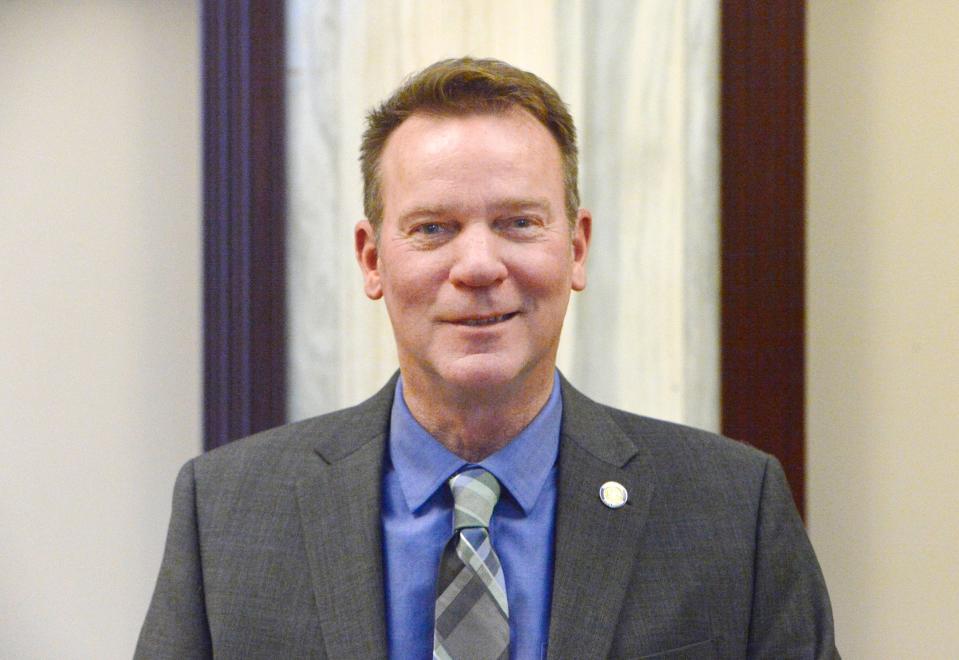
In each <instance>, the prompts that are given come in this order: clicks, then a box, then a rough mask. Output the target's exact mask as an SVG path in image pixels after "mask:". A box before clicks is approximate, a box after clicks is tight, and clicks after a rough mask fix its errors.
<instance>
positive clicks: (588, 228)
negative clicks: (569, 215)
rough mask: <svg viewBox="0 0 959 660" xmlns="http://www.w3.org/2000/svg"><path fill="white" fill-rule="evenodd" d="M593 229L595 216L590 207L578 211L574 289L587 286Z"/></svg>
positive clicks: (574, 255)
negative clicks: (587, 268) (587, 265)
mask: <svg viewBox="0 0 959 660" xmlns="http://www.w3.org/2000/svg"><path fill="white" fill-rule="evenodd" d="M592 231H593V216H592V214H590V212H589V210H588V209H580V210H579V211H578V212H577V213H576V226H575V227H573V284H572V286H573V291H582V290H583V289H585V288H586V256H587V255H588V254H589V239H590V236H591V235H592Z"/></svg>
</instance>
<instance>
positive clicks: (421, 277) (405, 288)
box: [384, 267, 443, 313]
mask: <svg viewBox="0 0 959 660" xmlns="http://www.w3.org/2000/svg"><path fill="white" fill-rule="evenodd" d="M399 270H400V273H398V274H397V275H396V276H392V273H391V274H390V275H387V276H386V277H384V298H385V299H386V306H387V308H389V309H390V311H391V313H392V312H394V311H403V310H410V309H417V308H420V307H423V306H426V305H429V304H430V303H431V302H432V301H433V299H434V298H435V297H436V291H437V288H438V286H439V284H441V283H442V281H443V279H442V277H441V276H437V274H436V272H435V269H429V268H422V267H421V268H412V267H407V268H402V269H399Z"/></svg>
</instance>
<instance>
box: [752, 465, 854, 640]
mask: <svg viewBox="0 0 959 660" xmlns="http://www.w3.org/2000/svg"><path fill="white" fill-rule="evenodd" d="M755 552H756V554H755V558H754V571H753V580H754V582H753V599H752V614H751V619H750V628H749V651H748V655H749V657H750V658H839V653H838V652H837V650H836V640H835V634H834V630H833V619H832V607H831V606H830V604H829V594H828V593H827V591H826V583H825V580H824V579H823V575H822V570H821V569H820V567H819V562H818V561H817V560H816V555H815V553H814V552H813V548H812V544H811V543H810V542H809V537H808V536H807V535H806V530H805V528H804V526H803V523H802V520H801V519H800V517H799V512H798V511H797V510H796V506H795V504H794V503H793V498H792V495H791V494H790V492H789V486H788V485H787V482H786V477H785V475H784V474H783V470H782V467H780V465H779V462H778V461H777V460H776V459H775V458H772V457H770V458H769V459H768V460H767V462H766V471H765V476H764V478H763V485H762V490H761V495H760V501H759V508H758V515H757V520H756V546H755Z"/></svg>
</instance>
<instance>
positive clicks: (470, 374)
mask: <svg viewBox="0 0 959 660" xmlns="http://www.w3.org/2000/svg"><path fill="white" fill-rule="evenodd" d="M523 371H524V370H523V369H522V365H519V364H516V362H515V361H513V360H510V359H507V358H504V357H501V356H495V355H469V356H466V357H461V358H458V359H456V360H454V361H452V362H450V363H449V364H447V365H446V366H445V367H444V368H443V369H442V371H441V372H440V376H441V377H442V379H443V380H444V381H446V382H447V383H449V384H450V385H453V386H456V387H460V388H463V389H489V388H495V387H499V386H503V385H509V384H511V383H514V382H515V381H516V380H517V379H518V378H520V377H521V376H522V375H523Z"/></svg>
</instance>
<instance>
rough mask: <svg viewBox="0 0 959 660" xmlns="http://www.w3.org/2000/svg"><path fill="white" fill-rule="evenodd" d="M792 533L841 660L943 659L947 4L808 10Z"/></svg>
mask: <svg viewBox="0 0 959 660" xmlns="http://www.w3.org/2000/svg"><path fill="white" fill-rule="evenodd" d="M808 9H809V13H808V28H809V31H808V53H809V72H808V75H809V99H808V100H809V106H808V111H809V115H808V121H809V133H808V139H809V170H808V173H809V189H808V193H809V197H808V204H809V244H808V249H809V253H808V257H809V263H808V267H809V275H808V277H809V279H808V287H809V288H808V294H809V319H808V320H809V339H808V346H807V350H808V359H809V373H808V423H809V483H808V486H809V517H810V527H811V532H812V538H813V542H814V544H815V546H816V548H817V551H818V553H819V557H820V560H821V562H822V564H823V568H824V570H825V573H826V578H827V580H828V582H829V587H830V591H831V593H832V598H833V604H834V608H835V614H836V621H837V631H838V635H839V641H840V644H841V650H842V651H844V653H845V655H846V656H847V657H850V658H905V657H911V658H918V657H922V658H956V657H959V637H957V634H956V627H957V625H959V486H957V476H959V46H957V45H959V3H954V2H944V1H943V2H939V1H936V0H925V1H912V2H907V1H903V0H898V1H895V2H887V1H874V2H856V3H852V2H834V1H833V0H811V1H810V2H809V4H808Z"/></svg>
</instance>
